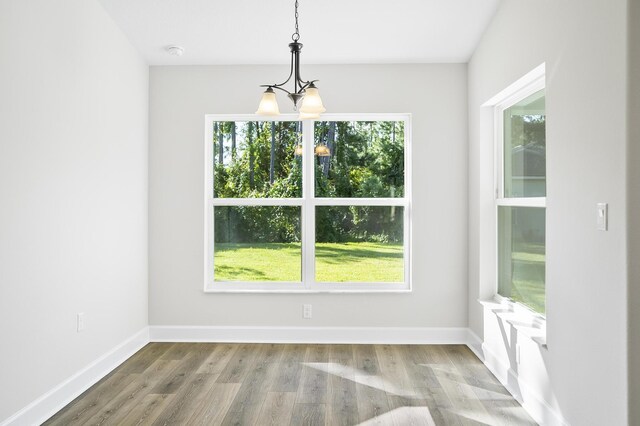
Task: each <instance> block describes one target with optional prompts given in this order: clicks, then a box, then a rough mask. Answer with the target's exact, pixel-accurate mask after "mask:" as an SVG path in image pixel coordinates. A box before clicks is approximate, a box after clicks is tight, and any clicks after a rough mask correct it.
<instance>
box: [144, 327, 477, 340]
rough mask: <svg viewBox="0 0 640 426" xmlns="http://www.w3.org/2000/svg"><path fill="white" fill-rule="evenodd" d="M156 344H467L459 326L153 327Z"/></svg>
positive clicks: (150, 330)
mask: <svg viewBox="0 0 640 426" xmlns="http://www.w3.org/2000/svg"><path fill="white" fill-rule="evenodd" d="M149 339H150V340H151V341H152V342H242V343H354V344H359V343H362V344H366V343H378V344H466V343H467V340H468V329H467V328H462V327H460V328H458V327H446V328H432V327H224V326H221V327H218V326H151V327H149Z"/></svg>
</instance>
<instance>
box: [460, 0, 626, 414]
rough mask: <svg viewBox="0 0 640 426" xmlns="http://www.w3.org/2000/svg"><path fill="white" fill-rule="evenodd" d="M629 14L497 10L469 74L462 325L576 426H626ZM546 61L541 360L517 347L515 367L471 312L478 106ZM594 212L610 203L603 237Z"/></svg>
mask: <svg viewBox="0 0 640 426" xmlns="http://www.w3.org/2000/svg"><path fill="white" fill-rule="evenodd" d="M626 11H627V2H626V1H625V0H612V1H606V2H603V1H600V0H567V1H561V2H558V1H555V0H541V1H536V2H523V1H517V0H505V1H503V2H502V3H501V5H500V7H499V10H498V12H497V14H496V16H495V18H494V20H493V22H492V24H491V25H490V27H489V29H488V30H487V32H486V33H485V35H484V37H483V39H482V40H481V42H480V44H479V46H478V48H477V50H476V52H475V54H474V55H473V58H472V60H471V61H470V64H469V130H470V146H469V158H470V160H469V163H470V164H469V172H470V176H469V182H470V188H469V190H470V193H469V226H470V227H469V265H470V267H469V285H470V287H469V312H470V318H469V321H470V326H471V327H472V329H473V331H474V332H475V333H477V334H478V335H480V336H481V337H483V339H484V342H485V349H487V350H489V351H491V352H492V353H493V354H494V355H495V356H496V357H497V358H499V359H501V360H503V361H502V362H504V363H506V365H507V366H509V365H511V368H512V370H515V371H517V372H518V373H519V375H520V377H521V379H523V381H524V382H528V386H527V388H528V390H534V391H535V392H536V393H537V394H538V396H539V397H541V398H542V399H545V400H546V401H547V403H548V404H549V405H551V406H552V407H554V408H556V409H557V408H558V407H561V409H559V411H561V413H562V415H563V416H564V417H565V418H566V419H567V420H568V422H569V423H570V424H574V425H585V424H610V425H614V424H615V425H622V424H626V423H627V297H626V294H627V273H626V271H627V261H626V257H627V256H626V254H627V252H626V236H627V229H626V224H627V200H626V191H625V188H626V181H627V175H626V161H627V157H626V149H627V132H626V125H627V117H626V114H625V110H626V89H627V88H626V81H625V76H626V73H627V67H626V65H627V64H626V57H627V56H626V53H627V52H626V46H627V16H626ZM543 62H546V70H547V74H546V76H547V99H546V101H547V175H548V186H547V193H548V198H547V341H548V350H545V349H542V348H540V347H539V346H537V345H536V344H534V343H532V342H531V341H529V342H527V341H526V339H522V338H521V342H522V354H521V359H522V361H521V363H520V364H519V365H517V366H516V365H514V363H513V360H514V359H515V357H514V356H513V351H514V349H515V348H514V347H513V346H510V345H509V342H505V341H504V338H503V337H501V336H500V332H501V330H500V328H499V327H498V326H497V325H496V324H498V323H499V321H496V318H495V315H494V314H491V313H490V314H483V309H482V306H481V305H480V304H479V303H478V302H477V299H478V298H479V297H481V298H482V297H487V296H488V295H490V294H491V292H492V289H493V288H494V285H495V266H494V265H495V256H494V253H495V251H494V250H493V240H494V235H495V219H494V203H493V199H494V196H493V140H492V138H491V135H492V128H491V126H492V121H491V117H492V116H491V111H487V109H486V108H482V104H483V103H484V102H486V101H487V100H489V99H490V98H491V97H492V96H494V95H495V94H497V93H498V92H500V91H501V90H502V89H504V88H506V87H507V86H509V85H510V84H511V83H512V82H514V81H516V80H517V79H518V78H520V77H521V76H523V75H524V74H526V73H527V72H528V71H530V70H532V69H533V68H535V67H536V66H538V65H539V64H541V63H543ZM598 202H608V203H609V214H610V216H609V219H610V220H609V231H608V232H602V231H597V230H596V203H598ZM507 327H509V326H508V325H507ZM585 382H588V385H585ZM525 402H527V401H525Z"/></svg>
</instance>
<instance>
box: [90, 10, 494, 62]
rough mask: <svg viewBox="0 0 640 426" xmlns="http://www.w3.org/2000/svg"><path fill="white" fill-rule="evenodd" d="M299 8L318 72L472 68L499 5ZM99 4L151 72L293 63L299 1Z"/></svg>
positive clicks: (306, 58)
mask: <svg viewBox="0 0 640 426" xmlns="http://www.w3.org/2000/svg"><path fill="white" fill-rule="evenodd" d="M299 1H300V7H299V12H300V35H301V38H300V42H301V43H303V44H304V48H303V50H302V58H303V63H315V64H326V63H429V62H467V61H468V59H469V58H470V56H471V54H472V52H473V50H474V48H475V46H476V44H477V42H478V40H479V39H480V37H481V35H482V33H483V31H484V29H485V28H486V26H487V25H488V23H489V20H490V19H491V17H492V16H493V14H494V12H495V9H496V7H497V4H498V2H499V0H394V1H388V0H299ZM100 2H101V3H102V4H103V6H104V7H105V9H106V10H107V11H108V12H109V13H110V14H111V16H112V17H113V19H114V20H115V21H116V22H117V23H118V24H119V25H120V27H121V28H122V29H123V30H124V32H125V34H126V35H127V36H128V37H129V39H130V40H131V42H132V43H133V44H134V45H135V46H136V47H137V48H138V50H139V51H140V52H141V53H142V55H143V56H144V57H145V58H146V59H147V61H148V62H149V63H150V64H151V65H187V64H189V65H194V64H284V63H288V62H289V48H288V46H287V45H288V44H289V42H290V41H291V34H292V33H293V28H294V23H293V4H294V0H225V1H223V0H100ZM174 44H175V45H179V46H182V47H184V49H185V52H184V55H183V56H182V57H179V58H178V57H174V56H171V55H169V54H168V53H167V52H166V50H165V48H166V47H167V46H169V45H174Z"/></svg>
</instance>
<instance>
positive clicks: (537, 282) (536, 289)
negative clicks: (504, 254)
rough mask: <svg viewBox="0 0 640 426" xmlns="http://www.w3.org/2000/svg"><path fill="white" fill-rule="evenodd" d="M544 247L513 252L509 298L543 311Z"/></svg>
mask: <svg viewBox="0 0 640 426" xmlns="http://www.w3.org/2000/svg"><path fill="white" fill-rule="evenodd" d="M541 250H544V248H542V249H540V248H535V249H534V248H532V246H529V249H528V250H527V251H526V252H514V253H513V254H512V256H511V259H512V268H513V270H512V274H513V275H512V280H513V286H512V287H511V298H512V299H513V300H515V301H516V302H520V303H523V304H525V305H527V306H528V307H530V308H531V309H533V310H534V311H536V312H538V313H541V314H544V313H545V255H544V251H542V252H541Z"/></svg>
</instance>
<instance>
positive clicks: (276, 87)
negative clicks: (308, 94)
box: [261, 82, 291, 95]
mask: <svg viewBox="0 0 640 426" xmlns="http://www.w3.org/2000/svg"><path fill="white" fill-rule="evenodd" d="M285 83H286V82H285ZM261 87H271V88H272V89H278V90H282V91H283V92H284V93H286V94H287V95H290V94H291V92H290V91H288V90H287V89H283V88H282V87H280V86H275V85H274V86H267V85H262V86H261Z"/></svg>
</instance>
